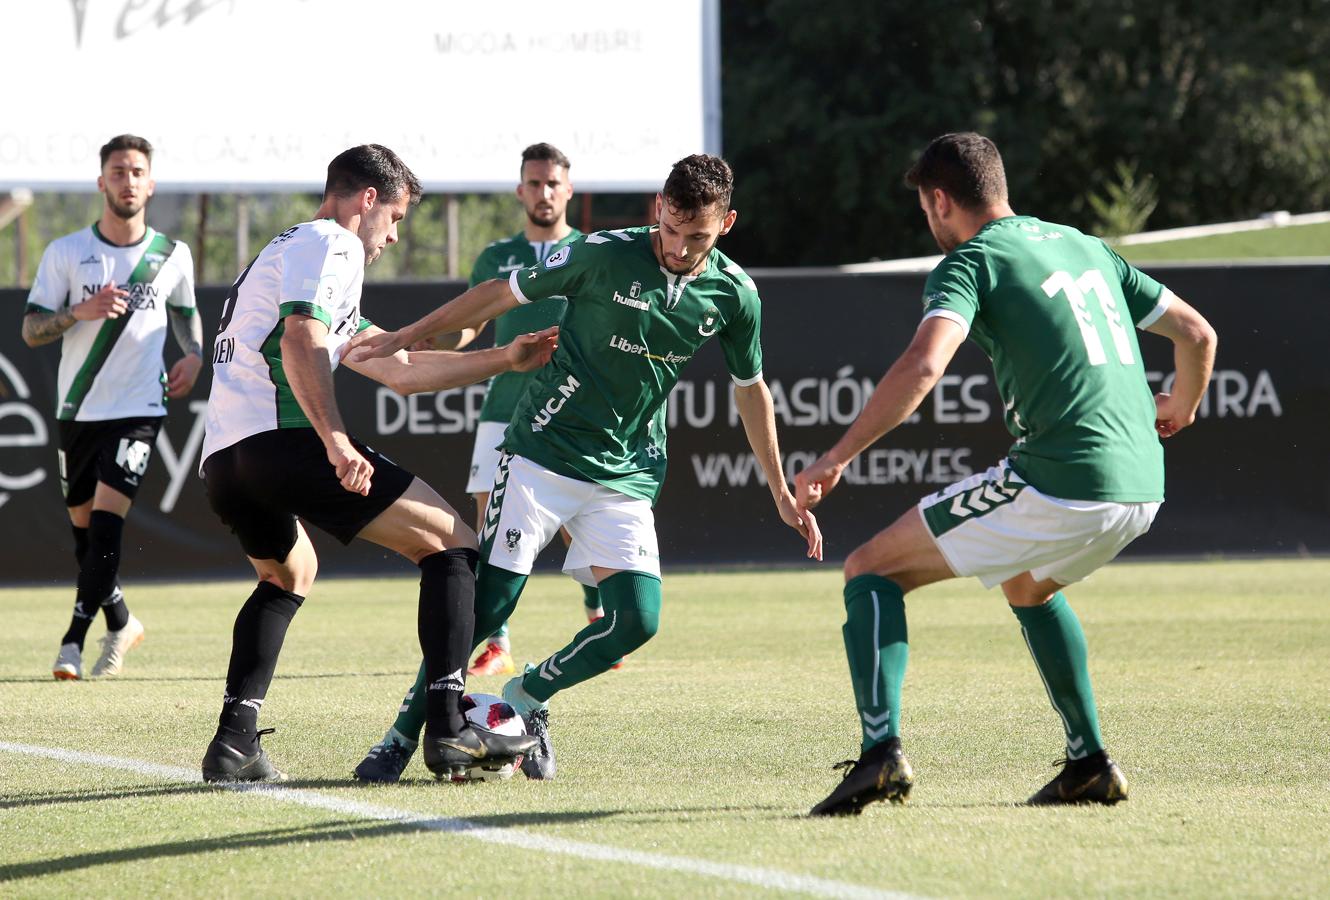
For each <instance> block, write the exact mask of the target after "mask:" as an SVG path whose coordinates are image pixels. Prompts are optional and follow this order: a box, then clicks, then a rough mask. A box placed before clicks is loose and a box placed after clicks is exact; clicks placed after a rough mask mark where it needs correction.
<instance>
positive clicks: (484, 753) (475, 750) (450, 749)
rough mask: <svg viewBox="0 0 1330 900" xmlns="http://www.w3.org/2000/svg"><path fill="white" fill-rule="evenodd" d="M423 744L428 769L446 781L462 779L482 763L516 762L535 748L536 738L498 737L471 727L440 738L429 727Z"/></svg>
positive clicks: (520, 735) (521, 736)
mask: <svg viewBox="0 0 1330 900" xmlns="http://www.w3.org/2000/svg"><path fill="white" fill-rule="evenodd" d="M420 743H421V747H422V749H423V750H424V751H425V752H424V756H425V765H426V767H428V768H429V770H430V771H431V772H433V773H434V776H435V777H436V778H438V779H440V780H443V779H448V778H453V777H459V778H460V777H463V776H465V775H466V771H467V769H470V768H472V767H473V766H475V765H477V764H478V763H480V762H481V761H486V762H491V761H497V762H501V763H510V762H514V761H516V759H517V757H519V756H521V755H523V754H526V753H530V752H531V751H532V750H533V749H534V748H535V746H536V739H535V738H534V737H532V736H531V735H528V734H518V735H508V734H496V733H494V732H493V731H485V730H484V729H480V728H472V727H471V726H470V725H468V726H466V727H465V728H463V729H462V731H461V732H460V733H459V734H455V735H446V736H439V735H435V734H432V733H431V732H430V727H429V725H428V724H427V725H426V726H425V736H424V738H423V739H422V740H421V742H420Z"/></svg>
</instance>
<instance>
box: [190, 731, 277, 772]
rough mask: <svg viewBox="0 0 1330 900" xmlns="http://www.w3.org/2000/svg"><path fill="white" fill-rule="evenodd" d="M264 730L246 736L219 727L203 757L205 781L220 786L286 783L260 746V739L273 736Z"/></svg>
mask: <svg viewBox="0 0 1330 900" xmlns="http://www.w3.org/2000/svg"><path fill="white" fill-rule="evenodd" d="M274 731H276V729H275V728H264V729H262V730H261V731H259V732H258V733H257V734H252V735H250V734H245V733H244V732H241V731H236V730H234V729H232V728H225V727H222V728H218V729H217V735H216V737H214V738H213V739H212V743H211V744H209V745H208V752H207V753H205V754H203V780H204V781H210V782H217V783H222V784H226V783H231V782H237V781H285V780H286V775H285V774H283V773H282V772H279V771H277V767H276V766H274V765H273V764H272V760H270V759H268V754H267V753H266V752H264V749H263V748H262V747H260V746H259V738H261V737H263V736H264V735H265V734H272V733H273V732H274Z"/></svg>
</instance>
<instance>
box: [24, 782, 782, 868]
mask: <svg viewBox="0 0 1330 900" xmlns="http://www.w3.org/2000/svg"><path fill="white" fill-rule="evenodd" d="M324 783H325V782H297V783H295V784H296V785H298V786H300V787H312V786H316V785H319V784H324ZM335 784H337V785H339V786H345V785H346V782H335ZM288 786H293V785H291V783H287V784H285V785H283V787H288ZM209 790H218V788H214V787H211V786H208V785H193V784H185V785H164V786H162V787H161V788H157V789H136V790H125V791H105V792H99V793H96V794H78V795H70V797H69V798H65V797H64V796H62V795H45V796H43V795H35V796H33V797H30V798H24V800H23V801H20V802H19V803H15V804H11V805H39V804H41V803H53V802H64V801H65V800H66V799H71V800H79V801H83V800H114V799H121V798H128V797H141V796H153V795H158V796H160V795H162V794H170V793H180V794H192V793H197V792H199V791H209ZM767 808H768V807H745V808H712V807H706V808H698V809H694V810H688V809H668V810H663V809H662V810H581V811H569V812H546V813H515V814H507V815H488V816H467V817H466V818H454V817H450V816H438V817H432V818H430V817H422V818H421V819H419V820H417V821H409V822H376V821H373V820H369V821H367V820H364V819H336V820H332V821H328V822H321V823H317V824H313V825H302V826H295V827H291V828H277V829H269V830H264V831H250V832H244V833H239V834H232V835H226V836H224V837H216V838H206V839H197V840H182V841H168V842H165V843H159V844H144V845H142V846H138V847H125V848H119V849H115V850H99V851H94V852H91V853H73V854H69V855H66V856H53V857H50V858H47V859H40V860H34V861H32V862H25V863H10V864H4V865H0V884H3V883H4V882H7V881H16V880H19V879H23V878H40V877H43V876H46V875H56V874H60V873H63V872H73V871H79V870H84V869H95V868H97V867H98V866H104V865H117V864H122V863H136V862H143V861H150V860H157V859H170V858H181V857H189V856H195V855H199V854H208V853H216V852H219V851H228V850H244V849H266V848H269V847H280V846H282V845H285V844H308V843H318V842H329V841H347V842H349V841H360V840H376V839H382V838H390V837H394V836H397V835H408V834H419V833H430V832H442V833H445V834H465V833H466V832H468V831H475V830H479V829H490V828H496V829H502V828H511V827H516V826H522V825H528V826H530V825H560V824H570V823H578V822H588V821H592V820H596V819H606V818H611V817H614V816H620V815H630V816H634V821H635V822H640V821H642V820H640V819H637V818H636V816H638V815H640V814H642V813H648V814H651V813H670V814H672V815H673V816H674V817H675V820H676V821H677V817H678V815H680V814H686V813H690V812H693V813H703V812H706V813H710V812H728V813H730V814H733V813H735V812H740V813H746V814H751V812H753V811H754V810H755V809H767Z"/></svg>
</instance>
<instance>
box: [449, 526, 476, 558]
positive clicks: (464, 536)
mask: <svg viewBox="0 0 1330 900" xmlns="http://www.w3.org/2000/svg"><path fill="white" fill-rule="evenodd" d="M443 544H444V546H445V547H446V548H447V549H448V550H475V551H477V552H479V551H480V538H479V537H477V536H476V533H475V532H474V531H472V530H471V527H470V526H469V525H466V524H464V523H462V522H460V521H459V522H458V523H457V525H456V526H455V527H454V528H453V533H452V534H450V535H447V536H445V537H444V538H443Z"/></svg>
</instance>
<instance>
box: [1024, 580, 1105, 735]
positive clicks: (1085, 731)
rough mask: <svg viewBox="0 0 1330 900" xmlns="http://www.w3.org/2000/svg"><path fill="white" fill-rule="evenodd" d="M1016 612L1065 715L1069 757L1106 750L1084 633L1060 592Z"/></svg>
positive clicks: (1056, 703) (1052, 698)
mask: <svg viewBox="0 0 1330 900" xmlns="http://www.w3.org/2000/svg"><path fill="white" fill-rule="evenodd" d="M1011 611H1012V612H1013V613H1015V614H1016V618H1017V619H1018V620H1020V623H1021V633H1022V634H1024V635H1025V643H1026V646H1028V647H1029V648H1030V655H1031V656H1032V657H1034V664H1035V668H1037V669H1038V670H1039V677H1040V678H1042V679H1043V680H1044V687H1045V688H1046V689H1047V690H1048V699H1049V701H1050V702H1052V704H1053V709H1055V710H1057V713H1058V715H1059V716H1061V717H1062V727H1063V730H1065V731H1066V733H1067V759H1070V760H1077V759H1081V758H1083V757H1085V756H1089V755H1090V754H1091V753H1097V752H1098V751H1100V750H1102V749H1104V741H1103V738H1102V737H1101V736H1100V734H1099V714H1098V712H1096V711H1095V705H1094V690H1093V689H1092V688H1091V687H1090V669H1089V667H1088V665H1087V656H1088V650H1087V648H1086V644H1085V632H1084V631H1082V630H1081V621H1080V619H1078V618H1076V612H1075V611H1074V610H1073V609H1072V608H1071V605H1070V604H1069V603H1067V598H1066V597H1064V596H1062V592H1061V591H1059V592H1058V593H1056V594H1054V595H1053V597H1052V599H1050V600H1049V601H1048V602H1047V603H1045V604H1044V605H1042V606H1013V607H1012V608H1011Z"/></svg>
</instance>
